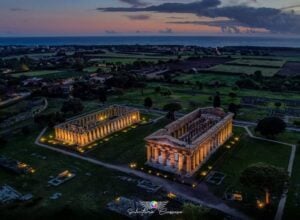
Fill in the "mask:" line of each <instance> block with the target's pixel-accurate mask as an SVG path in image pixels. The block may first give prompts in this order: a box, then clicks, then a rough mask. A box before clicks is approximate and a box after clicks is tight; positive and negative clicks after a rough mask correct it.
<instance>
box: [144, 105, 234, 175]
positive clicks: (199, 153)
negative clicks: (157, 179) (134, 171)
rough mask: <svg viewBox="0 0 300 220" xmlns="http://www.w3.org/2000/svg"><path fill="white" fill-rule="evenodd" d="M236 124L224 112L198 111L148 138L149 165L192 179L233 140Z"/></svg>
mask: <svg viewBox="0 0 300 220" xmlns="http://www.w3.org/2000/svg"><path fill="white" fill-rule="evenodd" d="M232 121H233V114H232V113H227V114H226V113H225V112H224V111H223V110H222V109H220V108H200V109H197V110H195V111H193V112H191V113H189V114H187V115H185V116H184V117H182V118H180V119H178V120H176V121H174V122H173V123H171V124H169V125H167V126H166V127H165V128H163V129H160V130H158V131H157V132H155V133H153V134H151V135H150V136H148V137H146V138H145V140H146V147H147V162H146V164H147V165H149V166H152V167H154V168H156V169H160V170H164V171H168V172H172V173H175V174H179V175H183V176H192V175H193V174H194V173H195V172H196V171H197V170H198V169H199V168H200V167H201V166H202V164H203V163H204V162H205V161H207V159H208V158H209V157H210V156H211V155H212V154H213V153H214V152H215V151H216V150H217V149H218V147H220V146H221V145H223V144H224V143H225V142H226V141H227V140H228V139H229V138H230V137H231V135H232Z"/></svg>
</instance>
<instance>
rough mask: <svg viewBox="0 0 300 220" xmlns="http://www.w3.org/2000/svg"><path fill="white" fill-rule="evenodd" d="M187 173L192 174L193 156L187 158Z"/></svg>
mask: <svg viewBox="0 0 300 220" xmlns="http://www.w3.org/2000/svg"><path fill="white" fill-rule="evenodd" d="M186 172H187V173H191V156H186Z"/></svg>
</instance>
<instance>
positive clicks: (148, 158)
mask: <svg viewBox="0 0 300 220" xmlns="http://www.w3.org/2000/svg"><path fill="white" fill-rule="evenodd" d="M151 152H152V149H151V146H150V145H147V161H150V160H151V157H152V155H151Z"/></svg>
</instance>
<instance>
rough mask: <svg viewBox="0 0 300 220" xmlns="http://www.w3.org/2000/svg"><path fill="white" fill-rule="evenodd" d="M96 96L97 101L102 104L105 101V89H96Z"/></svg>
mask: <svg viewBox="0 0 300 220" xmlns="http://www.w3.org/2000/svg"><path fill="white" fill-rule="evenodd" d="M98 98H99V101H100V102H102V103H103V104H104V103H105V102H106V101H107V95H106V91H105V89H102V88H100V89H98Z"/></svg>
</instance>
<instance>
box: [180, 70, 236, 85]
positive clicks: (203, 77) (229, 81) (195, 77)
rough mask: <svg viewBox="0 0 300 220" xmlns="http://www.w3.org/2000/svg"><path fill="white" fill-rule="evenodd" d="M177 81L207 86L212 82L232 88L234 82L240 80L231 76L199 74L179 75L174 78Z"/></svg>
mask: <svg viewBox="0 0 300 220" xmlns="http://www.w3.org/2000/svg"><path fill="white" fill-rule="evenodd" d="M176 79H178V80H183V81H185V82H187V81H190V82H192V83H194V84H195V82H196V81H199V82H201V83H204V84H208V83H210V82H212V81H219V82H221V83H222V84H225V85H226V86H234V85H235V82H236V81H237V80H239V79H240V77H239V76H233V75H221V74H219V75H217V74H211V73H207V74H205V73H201V74H181V75H180V76H178V77H176Z"/></svg>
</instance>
